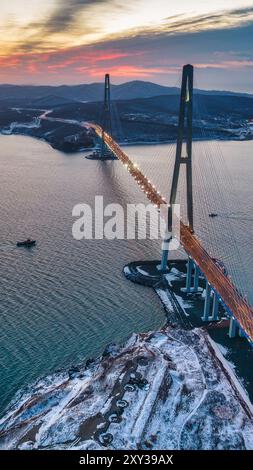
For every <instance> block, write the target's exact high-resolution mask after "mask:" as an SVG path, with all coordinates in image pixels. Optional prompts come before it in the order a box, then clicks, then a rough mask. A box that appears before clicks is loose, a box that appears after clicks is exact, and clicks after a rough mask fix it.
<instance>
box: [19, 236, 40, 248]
mask: <svg viewBox="0 0 253 470" xmlns="http://www.w3.org/2000/svg"><path fill="white" fill-rule="evenodd" d="M34 245H36V240H31V238H27V240H24V241H23V242H17V246H25V247H26V248H30V247H31V246H34Z"/></svg>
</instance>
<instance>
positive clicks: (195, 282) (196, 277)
mask: <svg viewBox="0 0 253 470" xmlns="http://www.w3.org/2000/svg"><path fill="white" fill-rule="evenodd" d="M193 291H194V292H198V291H199V267H198V266H197V265H196V264H195V271H194V280H193Z"/></svg>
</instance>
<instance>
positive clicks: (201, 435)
mask: <svg viewBox="0 0 253 470" xmlns="http://www.w3.org/2000/svg"><path fill="white" fill-rule="evenodd" d="M0 429H1V431H0V448H1V449H12V448H20V449H32V448H36V449H50V448H55V449H62V448H63V449H70V448H72V449H104V448H105V447H104V446H107V447H108V448H114V449H253V412H252V407H251V404H250V402H249V400H248V399H247V396H246V395H245V392H244V390H243V389H242V388H241V387H240V385H239V384H238V382H237V381H236V379H235V377H234V375H233V371H232V370H231V369H230V367H229V365H228V363H227V362H226V361H225V359H224V358H223V357H222V356H221V355H220V354H219V351H217V350H215V346H214V343H213V342H212V341H211V340H210V339H209V337H208V335H207V334H206V333H205V332H204V331H203V330H201V329H195V330H192V331H189V330H188V331H184V330H179V329H177V328H169V327H167V328H166V329H164V330H161V331H159V332H154V333H148V334H140V335H132V336H131V338H130V339H129V341H128V342H127V344H126V345H124V346H123V347H121V348H120V347H116V346H115V347H111V348H107V350H106V352H105V353H104V355H103V357H102V358H100V359H98V360H97V361H95V362H93V363H91V364H89V365H86V367H85V366H84V367H83V369H82V368H81V369H79V370H77V369H72V370H70V371H66V372H62V373H59V374H55V375H54V376H51V377H48V378H46V379H44V380H40V381H38V382H37V383H36V384H34V385H33V386H32V387H30V389H28V390H26V392H24V393H23V394H22V393H20V394H19V396H17V397H16V400H15V401H14V402H13V403H12V404H11V405H10V407H9V409H8V410H7V412H6V415H5V417H4V418H3V419H2V420H1V421H0Z"/></svg>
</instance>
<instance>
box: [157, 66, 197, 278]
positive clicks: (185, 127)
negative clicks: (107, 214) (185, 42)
mask: <svg viewBox="0 0 253 470" xmlns="http://www.w3.org/2000/svg"><path fill="white" fill-rule="evenodd" d="M192 108H193V66H192V65H190V64H187V65H184V67H183V73H182V83H181V95H180V107H179V119H178V132H177V145H176V159H175V165H174V171H173V178H172V185H171V191H170V199H169V210H168V233H169V234H171V232H172V214H173V206H174V204H175V203H176V197H177V189H178V181H179V174H180V168H181V165H185V166H186V193H187V219H188V220H187V223H188V226H189V228H190V230H191V232H193V192H192ZM184 142H185V150H184ZM183 152H185V153H184V155H183ZM169 240H170V237H168V238H167V239H165V240H164V244H163V249H162V261H161V266H160V269H161V270H162V271H164V270H166V268H167V260H168V252H169V250H168V243H169Z"/></svg>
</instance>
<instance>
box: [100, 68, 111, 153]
mask: <svg viewBox="0 0 253 470" xmlns="http://www.w3.org/2000/svg"><path fill="white" fill-rule="evenodd" d="M110 95H111V93H110V75H109V73H107V74H106V75H105V88H104V105H103V111H102V120H101V127H102V142H101V148H100V158H101V159H102V160H103V159H104V158H105V157H106V154H107V152H108V149H107V147H106V145H105V142H104V133H105V132H107V133H108V134H110V135H112V120H111V96H110Z"/></svg>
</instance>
